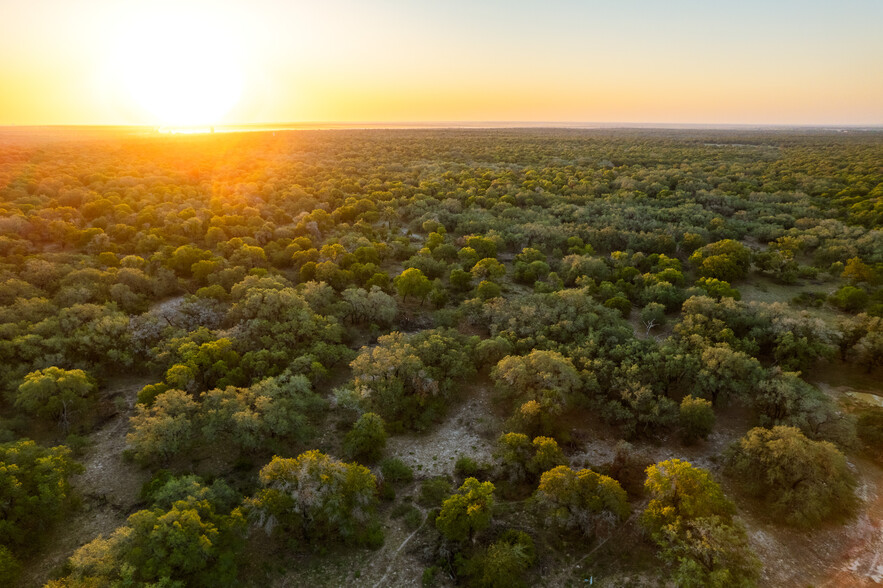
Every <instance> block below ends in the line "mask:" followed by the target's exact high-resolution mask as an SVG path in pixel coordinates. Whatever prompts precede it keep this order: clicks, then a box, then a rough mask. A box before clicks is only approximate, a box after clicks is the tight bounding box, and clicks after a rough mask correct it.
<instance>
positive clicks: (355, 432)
mask: <svg viewBox="0 0 883 588" xmlns="http://www.w3.org/2000/svg"><path fill="white" fill-rule="evenodd" d="M384 447H386V426H385V424H384V422H383V419H382V418H380V415H377V414H374V413H373V412H366V413H365V414H363V415H362V416H361V417H359V420H358V421H356V423H355V424H354V425H353V428H352V430H350V432H349V433H347V434H346V437H344V440H343V450H344V452H346V454H347V456H348V457H350V458H357V459H364V460H366V461H369V462H373V461H377V460H378V459H380V455H381V454H382V453H383V448H384Z"/></svg>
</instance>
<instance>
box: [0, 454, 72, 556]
mask: <svg viewBox="0 0 883 588" xmlns="http://www.w3.org/2000/svg"><path fill="white" fill-rule="evenodd" d="M82 471H83V468H82V466H81V465H80V464H78V463H76V462H74V461H73V460H72V459H71V452H70V449H68V448H67V447H64V446H60V447H53V448H51V449H46V448H44V447H40V446H39V445H37V444H36V443H34V442H33V441H29V440H23V441H16V442H14V443H5V444H2V445H0V549H2V547H3V546H5V547H6V548H7V549H8V550H9V553H7V554H6V556H7V560H8V564H9V567H8V569H9V572H12V571H14V569H13V568H15V567H16V565H15V561H14V555H16V554H23V553H26V552H28V551H29V550H30V549H32V548H33V547H34V546H35V544H36V542H37V540H38V539H39V538H40V537H42V536H44V534H45V533H46V532H47V531H48V530H49V528H50V527H51V525H52V524H54V523H56V522H57V521H59V520H61V518H62V517H63V516H64V514H65V513H66V512H67V510H68V507H69V506H70V498H71V494H72V490H71V485H70V478H71V476H73V475H74V474H78V473H81V472H82ZM10 558H11V559H10Z"/></svg>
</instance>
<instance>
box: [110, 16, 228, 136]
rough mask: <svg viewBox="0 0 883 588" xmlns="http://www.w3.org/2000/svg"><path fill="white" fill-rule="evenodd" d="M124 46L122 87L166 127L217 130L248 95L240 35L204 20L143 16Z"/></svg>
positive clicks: (119, 66) (119, 60)
mask: <svg viewBox="0 0 883 588" xmlns="http://www.w3.org/2000/svg"><path fill="white" fill-rule="evenodd" d="M133 16H134V15H133ZM118 46H119V47H118V51H119V53H118V55H117V56H116V57H117V60H116V61H117V65H116V69H117V72H118V79H119V82H120V83H121V85H122V86H123V88H125V91H126V92H127V93H128V95H129V99H131V100H132V101H133V102H134V103H135V104H137V106H138V107H140V108H142V109H144V110H146V111H147V112H148V113H149V114H150V115H151V116H152V117H153V118H154V121H155V122H156V123H158V124H160V125H166V126H188V127H193V126H199V125H212V124H215V123H217V122H218V121H219V120H220V119H221V117H223V116H224V115H225V114H227V112H229V111H230V109H231V108H232V107H233V106H234V105H235V104H236V103H237V101H238V100H239V97H240V95H241V93H242V87H243V81H242V67H241V57H242V56H241V52H240V51H237V49H238V48H237V46H236V40H235V37H234V35H232V34H229V31H225V27H223V26H221V25H220V24H219V23H217V22H211V21H209V20H207V19H205V18H200V16H199V15H196V14H186V13H181V12H180V11H177V12H174V11H169V12H168V13H166V14H156V13H154V14H150V15H143V14H142V15H137V16H136V17H134V18H133V20H132V23H131V25H130V26H127V27H124V31H123V35H122V36H121V38H120V40H119V42H118Z"/></svg>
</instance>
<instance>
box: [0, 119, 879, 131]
mask: <svg viewBox="0 0 883 588" xmlns="http://www.w3.org/2000/svg"><path fill="white" fill-rule="evenodd" d="M318 126H325V127H358V126H364V127H380V128H384V127H390V128H395V127H409V128H462V127H475V128H524V127H530V128H550V129H554V128H587V127H588V128H604V129H613V128H661V129H679V128H684V129H690V128H697V127H702V128H706V129H715V128H718V129H739V128H780V129H796V128H803V129H825V128H850V129H866V128H873V129H883V122H881V123H837V122H831V123H727V122H659V121H613V122H607V121H573V120H417V121H297V122H291V121H287V122H283V121H271V122H236V123H226V122H225V123H216V124H208V123H206V124H193V125H168V124H151V123H117V124H114V123H0V128H18V129H26V128H138V129H156V130H158V131H161V130H163V129H171V130H177V129H181V130H186V129H210V128H214V129H227V128H238V127H318Z"/></svg>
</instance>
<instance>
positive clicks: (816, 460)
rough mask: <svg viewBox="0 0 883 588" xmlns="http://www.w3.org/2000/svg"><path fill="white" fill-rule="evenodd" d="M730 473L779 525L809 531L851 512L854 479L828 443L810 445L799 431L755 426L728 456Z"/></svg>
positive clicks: (843, 461) (837, 452)
mask: <svg viewBox="0 0 883 588" xmlns="http://www.w3.org/2000/svg"><path fill="white" fill-rule="evenodd" d="M726 462H727V471H728V472H729V473H730V474H731V475H732V476H733V477H734V478H735V479H736V480H737V481H738V483H739V484H740V485H741V486H742V487H743V488H744V489H745V491H746V492H747V493H748V494H749V495H751V496H755V497H758V498H760V499H761V500H763V501H764V502H765V503H766V504H767V506H768V507H769V508H770V511H771V512H772V513H773V514H774V515H775V516H777V517H778V518H780V519H781V520H783V521H785V522H787V523H790V524H793V525H799V526H805V527H811V526H815V525H817V524H818V523H820V522H821V521H823V520H825V519H828V518H831V517H833V516H837V515H841V514H845V513H848V512H850V510H851V509H852V508H853V507H854V506H855V504H856V497H855V492H854V489H855V485H856V482H855V478H854V477H853V475H852V474H851V473H850V471H849V468H848V467H847V465H846V459H845V458H844V457H843V454H842V453H840V451H838V450H837V448H836V447H835V446H834V445H833V444H831V443H829V442H827V441H812V440H810V439H808V438H807V437H806V436H805V435H804V434H803V433H801V432H800V429H797V428H796V427H786V426H777V427H773V428H772V429H764V428H761V427H757V428H754V429H751V430H750V431H748V433H747V434H746V435H745V436H744V437H742V439H741V440H740V441H738V442H737V443H735V444H734V445H733V446H732V447H731V448H730V449H729V450H728V451H727V454H726Z"/></svg>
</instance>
